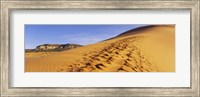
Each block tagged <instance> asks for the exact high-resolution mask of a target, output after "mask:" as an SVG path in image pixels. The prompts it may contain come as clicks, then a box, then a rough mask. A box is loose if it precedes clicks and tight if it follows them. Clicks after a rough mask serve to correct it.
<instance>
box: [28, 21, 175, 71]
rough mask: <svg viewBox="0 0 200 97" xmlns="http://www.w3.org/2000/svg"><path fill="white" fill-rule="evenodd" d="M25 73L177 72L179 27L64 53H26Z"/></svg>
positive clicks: (139, 32) (149, 30)
mask: <svg viewBox="0 0 200 97" xmlns="http://www.w3.org/2000/svg"><path fill="white" fill-rule="evenodd" d="M25 72H175V26H173V25H170V26H152V27H149V28H144V29H142V30H136V31H130V32H129V33H128V34H124V35H121V36H118V37H115V38H112V39H109V40H107V41H103V42H99V43H95V44H92V45H87V46H83V47H79V48H75V49H71V50H66V51H62V52H46V53H44V52H43V53H42V52H37V53H36V52H31V53H26V58H25Z"/></svg>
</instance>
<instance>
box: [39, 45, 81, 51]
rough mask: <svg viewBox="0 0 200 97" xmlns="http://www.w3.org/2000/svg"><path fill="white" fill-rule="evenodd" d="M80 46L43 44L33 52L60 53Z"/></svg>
mask: <svg viewBox="0 0 200 97" xmlns="http://www.w3.org/2000/svg"><path fill="white" fill-rule="evenodd" d="M81 46H82V45H78V44H43V45H39V46H37V47H36V49H35V51H62V50H69V49H73V48H77V47H81Z"/></svg>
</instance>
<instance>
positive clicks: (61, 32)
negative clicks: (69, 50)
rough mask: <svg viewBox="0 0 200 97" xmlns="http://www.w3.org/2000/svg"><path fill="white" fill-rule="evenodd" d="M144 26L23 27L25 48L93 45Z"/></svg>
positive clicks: (30, 25) (27, 25)
mask: <svg viewBox="0 0 200 97" xmlns="http://www.w3.org/2000/svg"><path fill="white" fill-rule="evenodd" d="M140 26H144V25H45V24H43V25H35V24H34V25H32V24H26V25H25V48H26V49H33V48H35V47H36V46H38V45H41V44H67V43H75V44H80V45H88V44H93V43H96V42H99V41H103V40H105V39H109V38H111V37H114V36H116V35H118V34H120V33H123V32H125V31H127V30H130V29H134V28H137V27H140Z"/></svg>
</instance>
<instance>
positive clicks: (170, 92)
mask: <svg viewBox="0 0 200 97" xmlns="http://www.w3.org/2000/svg"><path fill="white" fill-rule="evenodd" d="M0 1H1V5H0V7H1V13H0V14H1V17H0V18H1V36H0V37H1V39H0V40H1V56H0V58H1V65H0V66H1V80H0V81H1V85H0V86H1V96H2V97H8V96H20V97H21V96H26V97H27V96H47V97H48V96H170V97H171V96H193V97H199V96H200V80H199V77H200V75H199V69H200V66H199V62H200V59H199V22H200V21H199V18H200V16H199V9H200V6H199V3H200V2H199V0H121V1H120V0H98V1H97V0H43V1H42V0H41V1H40V0H0ZM21 9H28V10H33V9H35V10H41V9H44V10H68V9H73V10H77V9H78V10H86V9H92V10H98V9H106V10H110V9H112V10H115V9H122V10H141V9H147V10H155V9H159V10H165V9H168V10H169V9H170V10H175V9H180V10H183V9H188V10H190V12H191V13H190V14H191V32H190V33H191V38H190V42H191V64H190V65H191V68H190V69H191V87H188V88H186V87H182V88H172V87H171V88H166V87H159V88H153V87H151V88H134V87H133V88H122V87H121V88H120V87H119V88H111V87H110V88H109V87H108V88H81V87H79V88H75V87H73V88H59V87H58V88H50V87H49V88H30V87H29V88H28V87H27V88H14V87H10V86H9V72H10V71H9V64H10V59H9V58H10V54H9V52H10V51H9V47H10V46H9V44H10V39H9V30H10V28H9V27H10V21H9V20H10V19H9V16H10V12H11V10H21Z"/></svg>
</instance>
